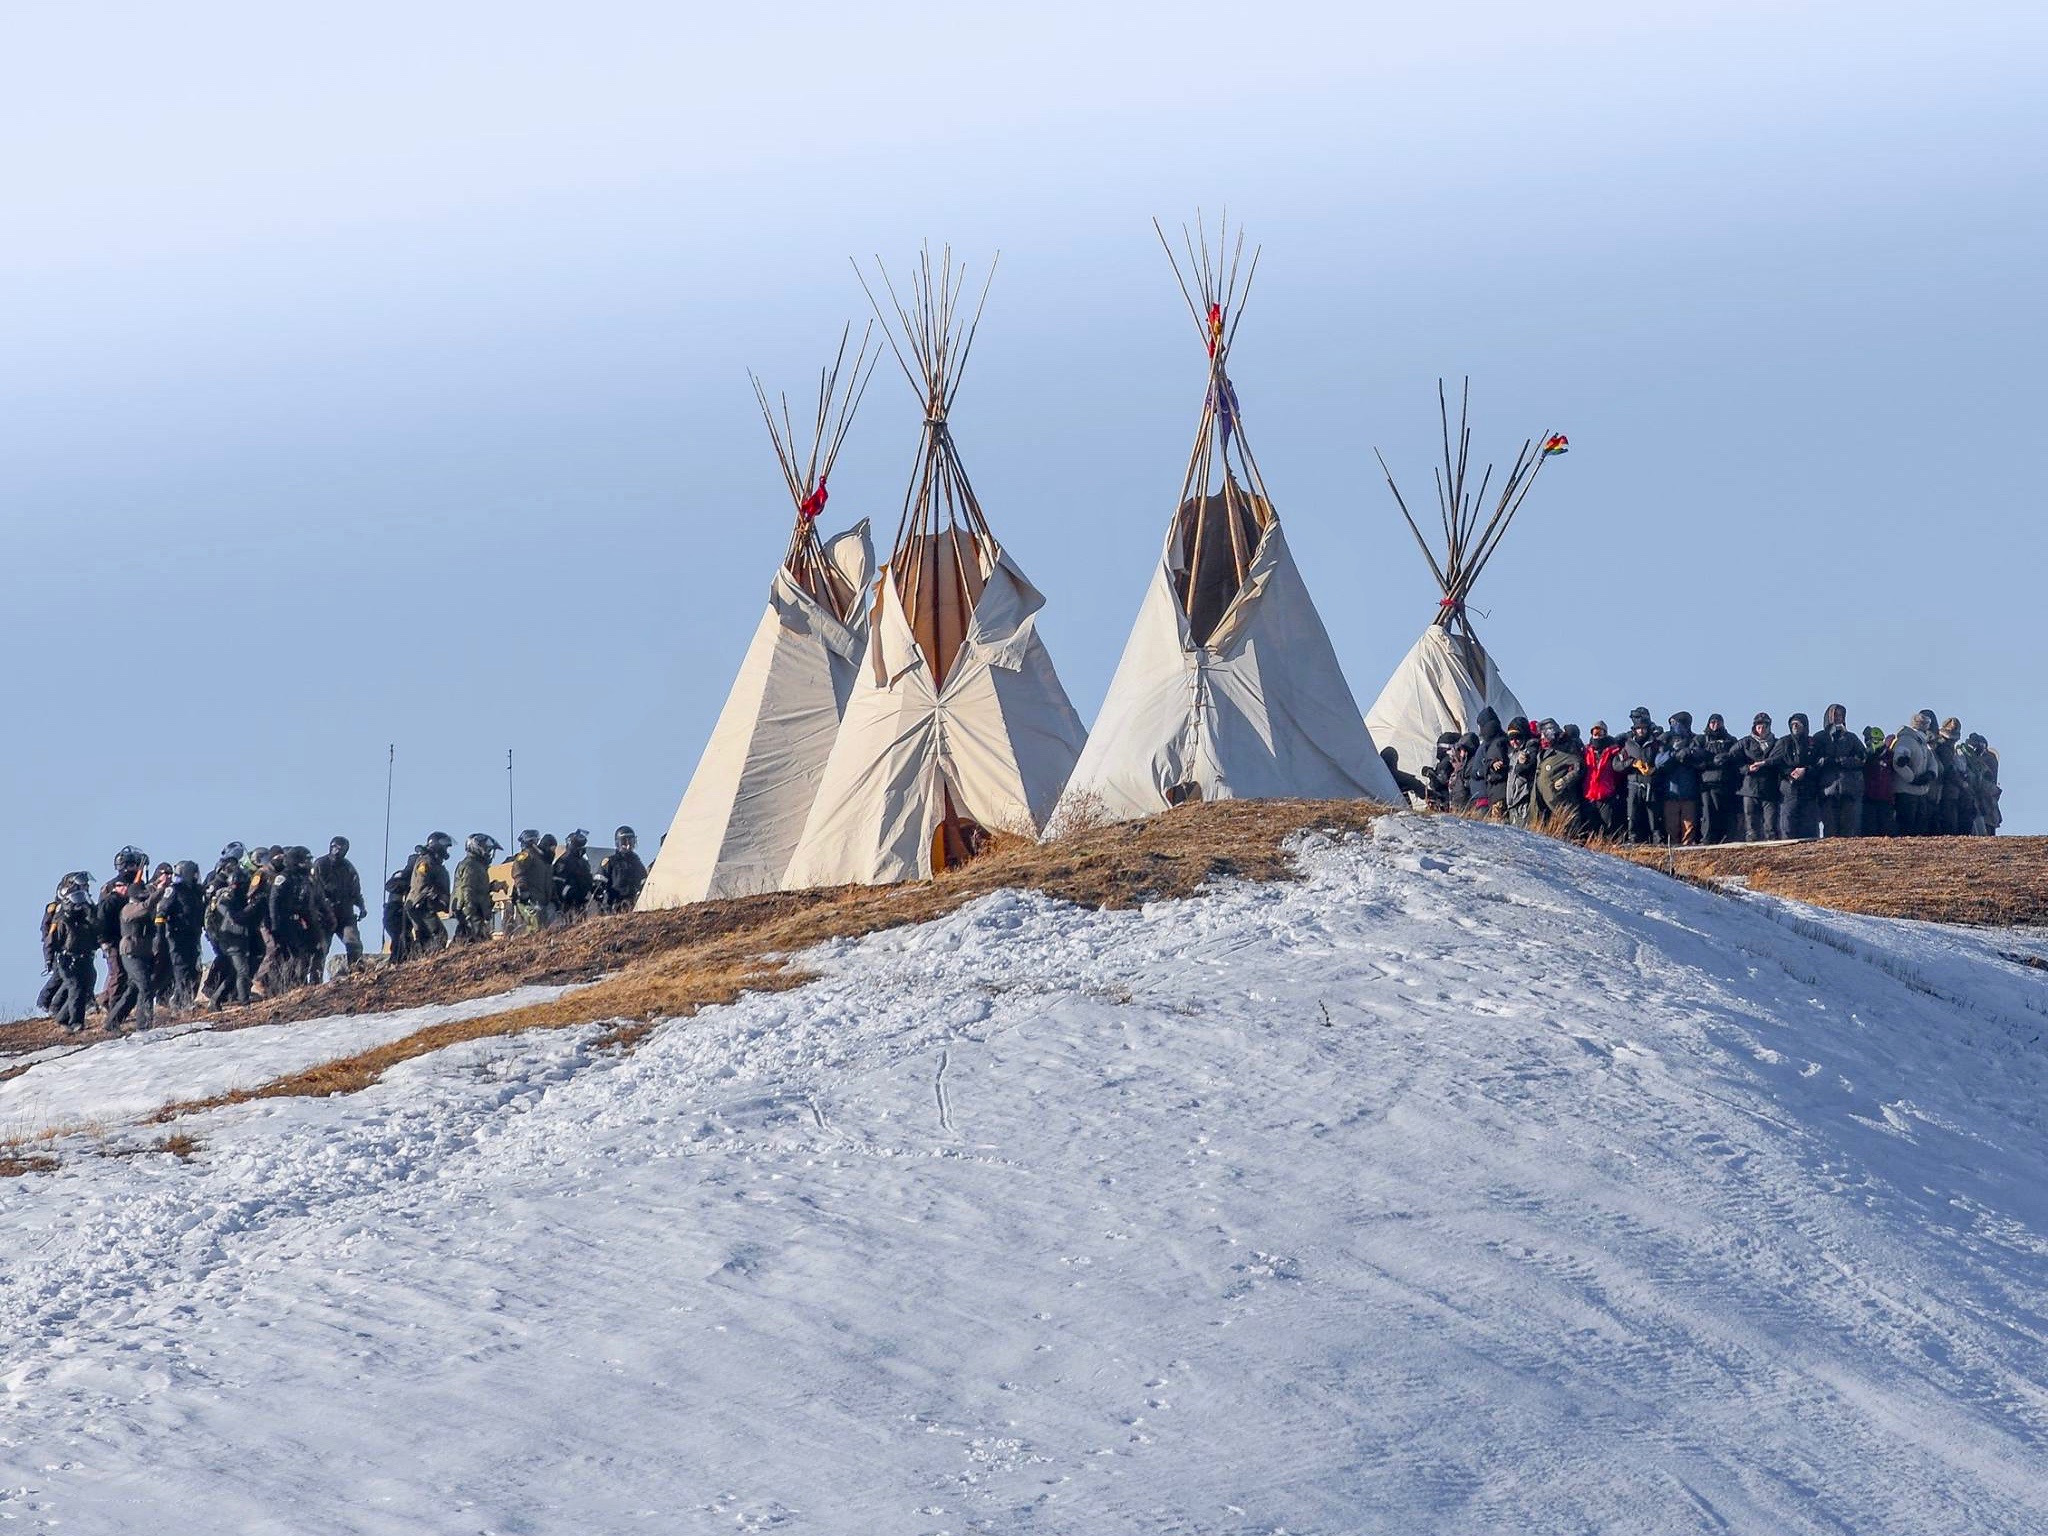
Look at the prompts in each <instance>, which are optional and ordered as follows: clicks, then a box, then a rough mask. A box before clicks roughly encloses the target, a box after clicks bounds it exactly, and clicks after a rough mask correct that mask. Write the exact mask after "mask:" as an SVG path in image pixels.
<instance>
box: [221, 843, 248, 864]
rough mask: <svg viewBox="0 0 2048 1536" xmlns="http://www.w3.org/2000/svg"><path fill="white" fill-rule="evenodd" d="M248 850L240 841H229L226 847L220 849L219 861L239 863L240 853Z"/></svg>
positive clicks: (240, 860) (240, 859)
mask: <svg viewBox="0 0 2048 1536" xmlns="http://www.w3.org/2000/svg"><path fill="white" fill-rule="evenodd" d="M248 851H249V850H248V849H246V848H244V847H243V846H242V845H241V844H240V843H229V844H228V845H227V847H225V848H223V849H221V851H220V861H221V863H223V864H239V863H241V862H242V855H243V854H245V853H247V852H248Z"/></svg>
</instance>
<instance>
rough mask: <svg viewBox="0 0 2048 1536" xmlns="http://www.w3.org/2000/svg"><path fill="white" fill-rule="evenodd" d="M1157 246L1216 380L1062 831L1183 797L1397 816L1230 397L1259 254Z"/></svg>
mask: <svg viewBox="0 0 2048 1536" xmlns="http://www.w3.org/2000/svg"><path fill="white" fill-rule="evenodd" d="M1154 228H1155V229H1157V228H1158V226H1157V223H1156V221H1155V224H1154ZM1159 234H1160V242H1161V244H1163V245H1165V246H1166V254H1167V259H1168V260H1169V261H1170V262H1172V264H1173V268H1174V275H1175V276H1176V277H1177V278H1179V280H1180V286H1181V293H1182V296H1183V297H1184V298H1185V299H1186V300H1187V303H1188V311H1189V313H1190V314H1191V315H1192V316H1193V317H1194V321H1195V326H1196V330H1197V333H1198V334H1199V335H1200V337H1201V339H1202V342H1203V345H1204V347H1205V348H1206V349H1207V352H1208V367H1207V373H1208V381H1207V385H1206V391H1205V393H1204V395H1203V397H1202V414H1201V421H1200V424H1199V426H1198V427H1197V429H1196V432H1195V446H1194V450H1193V452H1192V453H1191V454H1190V455H1189V457H1188V465H1187V473H1186V474H1185V476H1184V477H1183V478H1182V481H1181V491H1180V499H1179V501H1178V503H1177V508H1176V511H1175V512H1174V515H1173V519H1172V521H1171V523H1170V524H1169V525H1168V527H1167V531H1166V545H1165V548H1164V549H1163V550H1162V551H1161V553H1160V556H1159V564H1158V566H1157V567H1156V568H1155V569H1154V571H1153V573H1152V581H1151V585H1150V586H1149V587H1147V588H1146V591H1145V597H1144V600H1143V602H1142V603H1141V604H1140V605H1139V608H1138V617H1137V622H1136V623H1135V624H1134V625H1133V626H1132V628H1131V635H1130V639H1129V640H1128V641H1126V642H1125V645H1124V653H1123V659H1122V660H1121V661H1119V662H1118V663H1117V670H1116V676H1115V678H1114V679H1113V680H1112V681H1111V683H1110V685H1109V694H1108V697H1107V698H1105V699H1104V700H1103V703H1102V712H1101V714H1100V715H1098V716H1097V718H1096V723H1095V729H1094V731H1093V733H1092V734H1091V735H1090V736H1089V739H1088V747H1087V750H1086V751H1084V752H1083V753H1082V754H1081V761H1080V762H1079V763H1078V764H1077V765H1076V766H1075V769H1074V776H1073V778H1072V779H1071V780H1070V781H1069V782H1068V786H1067V793H1066V796H1065V798H1064V799H1063V801H1062V803H1061V807H1060V814H1059V817H1058V818H1057V820H1058V821H1059V822H1060V823H1069V822H1078V821H1081V820H1084V819H1088V818H1093V817H1097V816H1107V817H1110V818H1114V819H1117V820H1124V819H1128V818H1130V817H1134V816H1146V815H1150V814H1151V813H1152V812H1154V811H1159V810H1163V809H1165V808H1166V807H1167V806H1170V805H1178V804H1181V803H1182V802H1184V801H1189V800H1217V799H1230V798H1237V799H1247V798H1257V797H1279V796H1298V797H1304V798H1314V799H1350V798H1359V797H1364V798H1368V799H1375V800H1384V801H1388V802H1389V803H1398V802H1399V800H1400V798H1401V797H1400V792H1399V791H1398V790H1397V789H1396V788H1395V787H1394V779H1393V775H1392V774H1390V773H1389V772H1388V771H1387V766H1386V764H1385V763H1384V762H1382V761H1381V760H1380V757H1379V753H1378V751H1377V749H1376V748H1375V747H1374V744H1373V738H1372V735H1371V733H1370V732H1368V731H1367V730H1366V728H1365V724H1364V721H1363V720H1362V718H1361V717H1360V715H1359V712H1358V702H1357V700H1356V699H1355V698H1354V697H1353V696H1352V692H1351V687H1350V685H1349V684H1348V683H1346V682H1345V681H1344V672H1343V669H1342V668H1341V667H1340V666H1339V665H1338V663H1337V653H1336V651H1335V649H1334V648H1333V647H1332V646H1331V644H1330V637H1329V634H1328V633H1327V632H1326V631H1325V630H1324V628H1323V621H1322V618H1321V616H1320V615H1318V614H1317V612H1316V606H1315V603H1314V601H1313V600H1311V598H1310V597H1309V594H1308V587H1307V586H1306V585H1305V584H1304V583H1303V581H1302V579H1301V572H1300V570H1299V569H1298V568H1297V567H1296V566H1295V563H1294V556H1293V554H1292V553H1291V552H1290V551H1289V550H1288V547H1287V538H1286V535H1285V534H1284V533H1283V532H1282V531H1281V527H1280V518H1279V515H1278V514H1277V513H1276V512H1275V511H1274V510H1273V503H1272V501H1271V499H1270V498H1269V497H1268V496H1267V494H1266V485H1265V481H1264V480H1263V479H1262V478H1261V476H1260V474H1259V466H1258V461H1257V460H1256V459H1255V458H1253V456H1252V451H1251V446H1250V444H1249V443H1248V442H1246V440H1245V430H1244V418H1243V413H1242V411H1241V410H1240V409H1239V406H1238V399H1237V392H1236V390H1235V389H1234V388H1232V386H1231V382H1230V374H1229V369H1228V362H1229V356H1230V346H1231V342H1232V341H1233V340H1234V339H1235V337H1236V334H1237V325H1238V322H1239V320H1240V319H1241V318H1242V317H1243V300H1244V298H1245V296H1246V295H1247V294H1248V293H1249V291H1250V288H1251V282H1252V277H1253V275H1254V273H1255V272H1256V271H1257V269H1258V252H1257V251H1256V250H1254V251H1253V252H1252V253H1251V262H1250V264H1249V265H1246V264H1245V261H1244V255H1245V251H1244V235H1243V233H1242V232H1241V231H1240V232H1239V233H1238V235H1237V238H1236V241H1235V242H1234V243H1231V242H1230V239H1229V230H1228V226H1227V225H1226V226H1224V228H1223V229H1222V230H1221V231H1219V236H1218V241H1217V245H1216V247H1215V249H1214V250H1212V249H1211V247H1210V245H1209V241H1208V237H1207V234H1206V233H1203V234H1201V235H1200V236H1199V237H1197V236H1193V235H1190V234H1189V233H1188V232H1187V231H1186V230H1185V229H1183V230H1182V248H1183V251H1184V253H1185V255H1186V258H1187V266H1186V269H1185V270H1183V267H1182V264H1181V259H1180V257H1179V256H1177V255H1176V254H1175V252H1174V250H1173V247H1172V245H1171V244H1170V243H1168V242H1167V240H1166V235H1165V231H1163V230H1161V231H1160V232H1159ZM1240 273H1241V274H1242V280H1240Z"/></svg>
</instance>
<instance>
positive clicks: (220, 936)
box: [204, 859, 256, 1006]
mask: <svg viewBox="0 0 2048 1536" xmlns="http://www.w3.org/2000/svg"><path fill="white" fill-rule="evenodd" d="M206 937H207V940H208V942H210V943H211V944H212V945H213V964H212V965H211V966H209V967H208V968H207V972H206V985H205V988H204V996H205V998H206V1001H207V1002H208V1003H209V1004H211V1005H214V1006H218V1005H219V1004H220V1002H221V1000H222V999H223V998H224V997H226V996H227V995H228V994H229V993H233V994H234V999H235V1001H236V1002H238V1003H246V1002H248V1001H249V988H250V985H251V984H252V983H253V982H254V981H255V979H256V931H255V925H254V924H253V923H252V922H251V921H250V918H249V872H248V871H247V870H246V869H244V868H242V866H241V864H240V863H239V862H238V861H236V860H234V859H222V860H221V861H220V863H219V864H217V865H215V866H214V870H213V873H212V874H211V875H209V876H208V877H207V880H206Z"/></svg>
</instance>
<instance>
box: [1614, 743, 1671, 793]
mask: <svg viewBox="0 0 2048 1536" xmlns="http://www.w3.org/2000/svg"><path fill="white" fill-rule="evenodd" d="M1663 750H1664V738H1663V737H1662V736H1660V735H1658V734H1657V733H1656V732H1655V731H1651V732H1650V733H1649V734H1647V735H1644V736H1638V735H1637V734H1636V733H1635V729H1634V727H1630V729H1629V733H1628V734H1627V735H1626V736H1624V737H1622V738H1621V776H1622V778H1623V779H1624V780H1625V781H1626V782H1627V784H1628V792H1629V794H1630V795H1631V796H1634V797H1636V798H1638V799H1640V798H1642V797H1643V796H1645V795H1649V794H1651V793H1652V791H1653V789H1654V788H1655V778H1656V773H1657V754H1658V753H1659V752H1662V751H1663Z"/></svg>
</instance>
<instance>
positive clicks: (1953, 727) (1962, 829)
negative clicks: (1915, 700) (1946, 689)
mask: <svg viewBox="0 0 2048 1536" xmlns="http://www.w3.org/2000/svg"><path fill="white" fill-rule="evenodd" d="M1962 744H1963V723H1962V721H1960V720H1958V719H1957V718H1956V717H1955V716H1954V715H1950V716H1949V717H1948V718H1947V719H1946V720H1944V721H1942V722H1941V729H1940V730H1938V731H1936V732H1935V733H1934V740H1933V742H1932V743H1930V745H1932V746H1933V748H1934V760H1935V761H1936V762H1937V763H1939V764H1940V765H1941V812H1940V815H1941V831H1942V833H1943V835H1945V836H1948V837H1963V836H1965V835H1967V834H1968V832H1969V830H1970V826H1971V824H1972V823H1973V822H1974V821H1975V820H1976V817H1977V787H1976V785H1974V784H1972V783H1971V782H1970V760H1969V758H1968V757H1966V756H1964V755H1963V754H1962V753H1961V752H1959V751H1958V750H1957V749H1958V748H1959V747H1961V746H1962Z"/></svg>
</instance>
